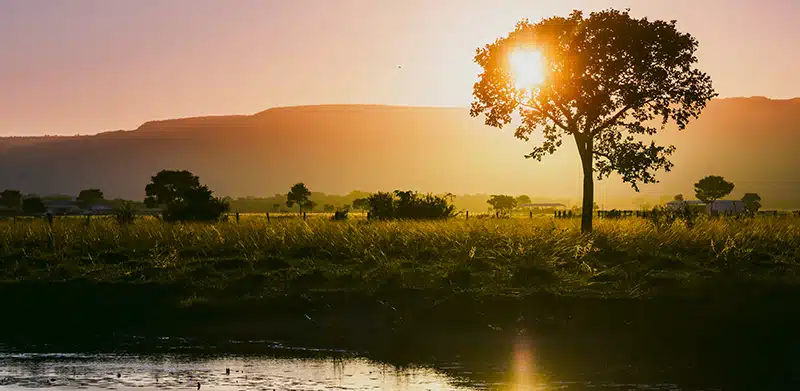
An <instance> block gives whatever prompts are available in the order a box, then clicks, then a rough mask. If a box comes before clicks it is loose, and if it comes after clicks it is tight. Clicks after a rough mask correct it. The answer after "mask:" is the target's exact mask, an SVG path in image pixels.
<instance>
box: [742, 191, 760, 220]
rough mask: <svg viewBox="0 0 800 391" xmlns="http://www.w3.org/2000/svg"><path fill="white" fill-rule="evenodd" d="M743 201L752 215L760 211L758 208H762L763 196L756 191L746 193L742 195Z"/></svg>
mask: <svg viewBox="0 0 800 391" xmlns="http://www.w3.org/2000/svg"><path fill="white" fill-rule="evenodd" d="M742 202H744V207H745V208H747V212H748V213H750V214H751V215H754V214H756V213H758V210H759V209H761V196H759V195H758V194H756V193H746V194H745V195H744V196H743V197H742Z"/></svg>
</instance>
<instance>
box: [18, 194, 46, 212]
mask: <svg viewBox="0 0 800 391" xmlns="http://www.w3.org/2000/svg"><path fill="white" fill-rule="evenodd" d="M22 211H23V212H25V213H31V214H38V213H44V212H47V207H45V206H44V202H42V199H41V198H39V197H28V198H25V199H24V200H22Z"/></svg>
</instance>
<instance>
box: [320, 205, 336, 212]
mask: <svg viewBox="0 0 800 391" xmlns="http://www.w3.org/2000/svg"><path fill="white" fill-rule="evenodd" d="M322 210H324V211H325V212H333V211H335V210H336V207H335V206H333V205H331V204H325V205H323V206H322Z"/></svg>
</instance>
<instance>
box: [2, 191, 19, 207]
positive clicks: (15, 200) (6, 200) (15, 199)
mask: <svg viewBox="0 0 800 391" xmlns="http://www.w3.org/2000/svg"><path fill="white" fill-rule="evenodd" d="M0 204H2V205H3V206H5V207H6V208H9V209H19V208H20V207H22V193H20V191H19V190H9V189H6V190H3V192H2V193H0Z"/></svg>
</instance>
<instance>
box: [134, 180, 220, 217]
mask: <svg viewBox="0 0 800 391" xmlns="http://www.w3.org/2000/svg"><path fill="white" fill-rule="evenodd" d="M151 180H152V182H151V183H150V184H148V185H147V186H146V187H145V193H146V195H147V198H145V204H147V205H148V206H150V207H153V206H157V205H166V209H165V210H164V214H163V218H164V221H190V220H192V221H216V220H218V219H219V218H220V217H221V216H222V214H223V213H225V212H227V211H228V209H229V207H230V205H229V203H228V202H227V201H225V200H223V199H221V198H217V197H214V196H213V192H212V191H211V190H209V188H208V187H207V186H205V185H200V178H198V177H197V176H195V175H194V174H192V173H191V172H189V171H172V170H164V171H161V172H159V173H158V174H156V176H154V177H152V178H151Z"/></svg>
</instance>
